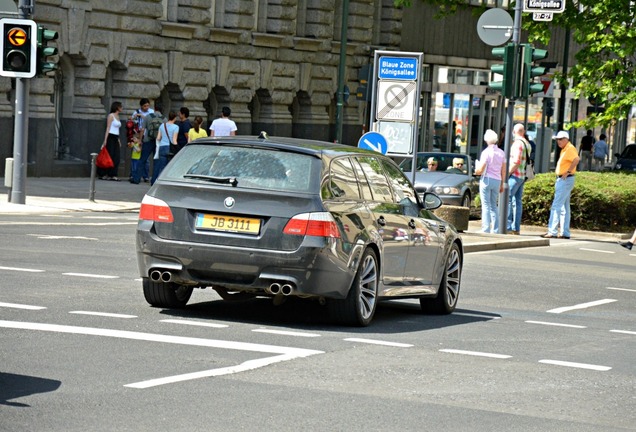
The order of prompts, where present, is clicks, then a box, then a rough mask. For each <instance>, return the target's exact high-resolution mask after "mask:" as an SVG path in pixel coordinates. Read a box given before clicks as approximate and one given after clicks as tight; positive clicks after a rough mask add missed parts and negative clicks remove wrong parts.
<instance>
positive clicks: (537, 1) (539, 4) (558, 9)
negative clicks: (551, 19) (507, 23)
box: [523, 0, 565, 13]
mask: <svg viewBox="0 0 636 432" xmlns="http://www.w3.org/2000/svg"><path fill="white" fill-rule="evenodd" d="M564 10H565V0H523V11H524V12H552V13H562V12H563V11H564Z"/></svg>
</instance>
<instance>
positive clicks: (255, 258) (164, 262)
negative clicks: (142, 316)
mask: <svg viewBox="0 0 636 432" xmlns="http://www.w3.org/2000/svg"><path fill="white" fill-rule="evenodd" d="M137 265H138V267H139V274H140V276H141V277H149V275H150V272H151V271H153V270H169V271H170V272H171V273H172V276H173V279H172V280H173V281H175V282H177V283H180V284H184V285H192V286H201V287H207V286H219V287H225V288H227V289H228V290H235V291H251V292H256V293H263V294H264V293H265V289H266V288H268V287H269V286H270V285H271V284H272V283H273V282H278V283H285V282H286V283H291V284H292V285H294V287H295V291H294V294H295V295H307V296H320V297H328V298H345V297H346V296H347V293H348V292H349V288H350V287H351V283H352V281H353V277H354V275H355V271H356V269H357V260H356V259H351V258H350V255H349V254H346V253H344V252H343V250H342V243H341V242H340V241H338V240H335V239H326V238H318V237H306V238H305V239H304V241H303V243H302V244H301V246H300V247H299V248H298V249H297V250H295V251H291V252H284V251H277V250H262V249H251V248H237V247H228V246H219V245H208V244H201V243H184V242H178V241H171V240H165V239H161V238H159V237H158V236H157V235H156V234H154V233H152V232H151V231H144V230H138V231H137Z"/></svg>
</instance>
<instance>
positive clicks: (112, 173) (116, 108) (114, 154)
mask: <svg viewBox="0 0 636 432" xmlns="http://www.w3.org/2000/svg"><path fill="white" fill-rule="evenodd" d="M123 109H124V107H123V105H122V104H121V102H113V103H112V105H111V106H110V113H109V114H108V117H107V119H106V134H105V135H104V142H103V143H102V147H101V148H104V147H106V150H107V151H108V154H109V155H110V158H111V159H112V160H113V164H114V166H113V167H112V168H109V169H102V168H97V175H98V176H99V178H100V179H101V180H113V181H119V178H117V172H118V170H119V161H120V151H121V142H120V141H119V129H120V128H121V121H120V120H119V113H120V112H122V111H123Z"/></svg>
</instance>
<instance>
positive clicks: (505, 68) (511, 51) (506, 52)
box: [488, 43, 515, 98]
mask: <svg viewBox="0 0 636 432" xmlns="http://www.w3.org/2000/svg"><path fill="white" fill-rule="evenodd" d="M491 52H492V55H493V56H495V57H498V58H500V59H502V60H503V63H498V64H494V65H492V66H490V71H491V72H492V73H495V74H498V75H501V76H502V77H503V79H502V80H501V81H490V82H489V83H488V87H490V88H491V89H493V90H496V91H499V92H501V95H502V96H503V97H505V98H511V97H512V94H513V91H514V90H513V87H514V83H513V82H512V74H513V68H514V58H515V44H513V43H509V44H508V45H506V46H503V47H496V48H493V49H492V51H491Z"/></svg>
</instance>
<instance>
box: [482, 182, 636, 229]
mask: <svg viewBox="0 0 636 432" xmlns="http://www.w3.org/2000/svg"><path fill="white" fill-rule="evenodd" d="M555 180H556V176H555V174H554V173H553V172H551V173H544V174H537V176H536V177H535V179H534V180H531V181H529V182H526V184H525V185H524V187H523V220H522V222H523V223H524V224H526V225H542V226H547V224H548V221H549V219H550V206H551V205H552V199H553V198H554V183H555ZM475 205H476V206H477V207H478V208H479V206H480V205H481V204H480V200H479V199H477V200H475ZM570 210H571V212H572V219H571V221H570V227H571V228H575V229H583V230H588V231H606V232H622V233H626V232H629V233H631V232H633V231H634V228H635V227H636V174H631V173H625V172H616V171H605V172H587V171H586V172H577V174H576V180H575V182H574V189H573V190H572V195H571V198H570Z"/></svg>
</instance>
